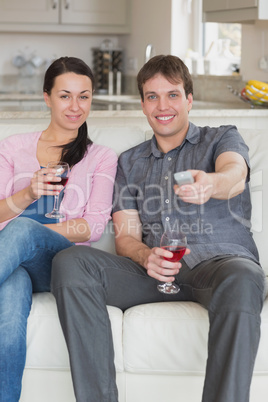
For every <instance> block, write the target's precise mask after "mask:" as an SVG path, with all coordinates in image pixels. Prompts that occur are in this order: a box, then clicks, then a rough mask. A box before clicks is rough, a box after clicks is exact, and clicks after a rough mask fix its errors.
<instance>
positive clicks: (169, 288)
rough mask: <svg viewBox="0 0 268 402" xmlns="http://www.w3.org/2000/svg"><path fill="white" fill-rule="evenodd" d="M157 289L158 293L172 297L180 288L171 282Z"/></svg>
mask: <svg viewBox="0 0 268 402" xmlns="http://www.w3.org/2000/svg"><path fill="white" fill-rule="evenodd" d="M157 289H158V290H159V292H161V293H165V294H169V295H174V294H176V293H178V292H179V291H180V288H179V287H178V286H177V285H174V284H173V283H171V282H167V283H163V284H161V285H158V286H157Z"/></svg>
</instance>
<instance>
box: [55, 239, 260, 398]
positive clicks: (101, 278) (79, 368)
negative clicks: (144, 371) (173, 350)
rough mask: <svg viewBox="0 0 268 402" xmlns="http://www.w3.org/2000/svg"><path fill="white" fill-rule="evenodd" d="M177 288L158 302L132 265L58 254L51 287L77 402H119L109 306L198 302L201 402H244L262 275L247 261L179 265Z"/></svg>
mask: <svg viewBox="0 0 268 402" xmlns="http://www.w3.org/2000/svg"><path fill="white" fill-rule="evenodd" d="M176 281H177V282H178V284H179V286H180V288H181V291H180V292H179V293H178V294H177V295H163V294H162V293H160V292H158V290H157V289H156V285H157V281H156V280H155V279H153V278H151V277H149V276H148V275H147V272H146V270H145V269H144V268H143V267H142V266H140V265H139V264H136V263H135V262H133V261H132V260H131V259H129V258H125V257H119V256H114V255H111V254H109V253H105V252H103V251H100V250H97V249H94V248H90V247H87V246H73V247H70V248H68V249H67V250H63V251H61V252H60V253H58V254H57V256H56V257H55V258H54V260H53V267H52V284H51V287H52V292H53V294H54V296H55V298H56V301H57V307H58V312H59V317H60V322H61V325H62V329H63V333H64V336H65V339H66V343H67V347H68V351H69V355H70V364H71V372H72V379H73V384H74V391H75V395H76V400H77V401H78V402H117V401H118V392H117V387H116V381H115V367H114V351H113V340H112V333H111V326H110V320H109V316H108V312H107V308H106V306H107V305H111V306H116V307H119V308H120V309H122V310H125V309H127V308H129V307H132V306H135V305H137V304H143V303H153V302H160V301H195V302H198V303H201V304H202V305H204V306H205V307H206V308H207V310H208V313H209V321H210V330H209V340H208V360H207V367H206V377H205V384H204V389H203V398H202V401H203V402H227V401H228V402H248V401H249V389H250V383H251V377H252V372H253V367H254V361H255V357H256V353H257V349H258V344H259V338H260V313H261V309H262V305H263V299H264V287H265V285H264V284H265V282H264V273H263V270H262V268H261V267H260V266H259V265H258V264H256V263H254V262H253V261H251V260H249V259H246V258H240V257H230V256H229V257H224V256H223V257H221V258H215V259H213V260H210V261H205V262H202V263H200V264H199V265H198V266H197V267H196V268H194V269H193V270H190V269H189V268H188V267H187V266H186V265H185V264H183V267H182V268H181V270H180V272H179V274H178V275H177V277H176ZM174 392H176V390H174ZM178 400H179V396H178ZM200 400H201V395H200ZM148 402H153V401H148Z"/></svg>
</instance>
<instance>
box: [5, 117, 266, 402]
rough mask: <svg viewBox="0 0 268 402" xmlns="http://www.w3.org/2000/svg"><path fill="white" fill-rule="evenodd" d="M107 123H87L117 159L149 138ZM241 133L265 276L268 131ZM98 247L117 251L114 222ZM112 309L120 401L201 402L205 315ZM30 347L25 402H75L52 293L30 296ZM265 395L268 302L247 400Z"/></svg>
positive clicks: (262, 401) (171, 306)
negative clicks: (247, 153) (247, 151)
mask: <svg viewBox="0 0 268 402" xmlns="http://www.w3.org/2000/svg"><path fill="white" fill-rule="evenodd" d="M110 123H111V124H110V125H109V124H107V121H106V122H105V126H103V127H102V126H100V125H99V126H98V127H97V126H93V127H92V126H90V121H89V129H90V135H91V138H92V139H93V140H94V141H96V142H98V143H102V144H105V145H108V146H110V147H111V148H113V149H115V150H116V151H117V153H118V154H119V153H120V152H122V151H123V150H124V149H127V148H129V147H131V146H133V145H136V144H138V143H140V142H142V141H144V140H145V139H146V137H148V138H149V137H150V136H151V132H150V131H149V132H146V131H145V130H144V127H143V129H141V128H140V127H138V126H136V127H135V126H132V127H128V126H115V125H114V123H113V122H112V120H111V122H110ZM44 127H46V124H45V123H44V122H42V123H41V124H36V123H34V124H31V123H25V124H23V125H21V124H19V125H18V124H17V125H16V124H14V125H13V124H3V122H2V123H1V122H0V139H2V138H4V137H5V136H7V135H10V134H13V133H17V132H21V133H22V132H28V131H36V130H39V129H42V128H44ZM241 134H242V135H243V136H244V138H245V141H246V143H247V144H248V145H249V148H250V156H251V163H252V171H251V190H252V202H253V230H254V238H255V240H256V242H257V245H258V248H259V252H260V257H261V262H262V265H263V268H264V270H265V272H266V275H268V208H267V206H268V162H267V155H268V134H267V133H266V131H265V130H246V129H243V130H241ZM94 247H98V248H102V249H104V250H107V251H110V252H114V240H113V228H112V224H111V223H110V224H109V225H108V226H107V229H106V231H105V233H104V235H103V236H102V238H101V240H100V241H99V242H98V243H96V244H95V245H94ZM108 308H109V314H110V318H111V324H112V330H113V338H114V347H115V364H116V370H117V382H118V388H119V395H120V402H175V401H176V402H178V401H185V402H200V401H201V394H202V387H203V381H204V373H205V364H206V357H207V336H208V315H207V311H206V310H205V309H204V308H203V307H202V306H201V305H198V304H196V303H192V302H171V303H156V304H147V305H140V306H136V307H133V308H130V309H129V310H127V311H126V312H125V313H124V314H123V313H122V311H121V310H119V309H118V308H114V307H108ZM88 342H89V343H90V339H89V340H88ZM241 342H243V339H241ZM27 346H28V350H27V361H26V369H25V373H24V377H23V390H22V396H21V402H73V401H75V398H74V394H73V390H72V382H71V376H70V369H69V360H68V353H67V349H66V346H65V341H64V338H63V335H62V331H61V327H60V324H59V320H58V316H57V310H56V304H55V300H54V298H53V296H52V295H51V294H50V293H42V294H35V295H34V296H33V305H32V310H31V314H30V317H29V322H28V334H27ZM226 353H228V351H226ZM267 395H268V298H266V300H265V304H264V309H263V312H262V327H261V341H260V346H259V350H258V355H257V359H256V364H255V370H254V376H253V381H252V387H251V399H250V401H251V402H266V401H267ZM96 402H99V401H96ZM226 402H228V401H226Z"/></svg>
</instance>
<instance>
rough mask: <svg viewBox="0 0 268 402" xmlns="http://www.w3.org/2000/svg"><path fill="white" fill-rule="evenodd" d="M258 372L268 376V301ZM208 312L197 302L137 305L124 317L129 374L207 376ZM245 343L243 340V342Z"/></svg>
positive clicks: (256, 368)
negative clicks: (205, 374)
mask: <svg viewBox="0 0 268 402" xmlns="http://www.w3.org/2000/svg"><path fill="white" fill-rule="evenodd" d="M261 317H262V326H261V340H260V346H259V350H258V354H257V359H256V364H255V370H254V371H255V373H258V374H264V373H265V374H267V373H268V349H267V339H268V298H266V300H265V303H264V308H263V311H262V316H261ZM208 331H209V321H208V313H207V310H206V309H205V308H203V307H202V306H201V305H199V304H197V303H193V302H173V303H172V302H165V303H154V304H145V305H140V306H135V307H132V308H130V309H128V310H127V311H126V312H125V314H124V324H123V348H124V365H125V370H126V371H127V372H129V373H136V374H141V373H146V374H153V373H154V374H172V375H174V374H180V375H187V374H192V375H198V374H199V375H200V374H202V375H204V373H205V366H206V359H207V338H208ZM241 342H243V339H241Z"/></svg>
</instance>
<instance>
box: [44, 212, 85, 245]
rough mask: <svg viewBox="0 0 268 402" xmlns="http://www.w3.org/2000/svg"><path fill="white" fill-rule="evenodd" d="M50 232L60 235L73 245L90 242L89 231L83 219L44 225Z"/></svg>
mask: <svg viewBox="0 0 268 402" xmlns="http://www.w3.org/2000/svg"><path fill="white" fill-rule="evenodd" d="M44 226H46V227H48V228H49V229H51V230H54V231H55V232H57V233H59V234H61V235H62V236H64V237H66V238H67V239H68V240H70V241H71V242H73V243H84V242H86V241H88V240H90V236H91V230H90V227H89V224H88V223H87V221H86V220H85V219H83V218H78V219H70V220H68V221H65V222H61V223H52V224H45V225H44Z"/></svg>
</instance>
